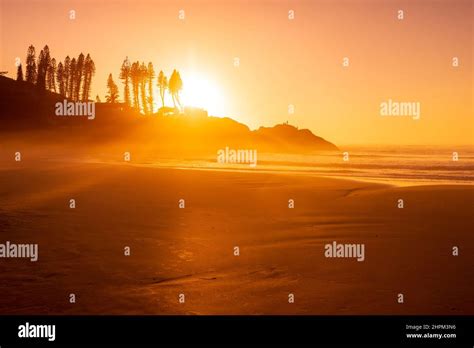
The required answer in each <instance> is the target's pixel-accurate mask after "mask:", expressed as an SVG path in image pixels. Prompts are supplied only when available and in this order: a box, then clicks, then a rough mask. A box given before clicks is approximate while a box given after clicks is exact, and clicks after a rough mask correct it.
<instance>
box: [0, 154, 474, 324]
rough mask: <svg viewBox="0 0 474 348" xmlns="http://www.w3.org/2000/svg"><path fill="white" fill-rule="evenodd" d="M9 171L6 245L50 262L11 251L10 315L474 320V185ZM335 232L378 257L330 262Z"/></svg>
mask: <svg viewBox="0 0 474 348" xmlns="http://www.w3.org/2000/svg"><path fill="white" fill-rule="evenodd" d="M2 168H3V169H0V235H1V239H0V243H4V242H5V241H10V242H12V243H38V244H39V260H38V261H37V262H30V261H29V260H27V259H6V258H2V259H0V274H1V276H0V278H1V282H0V293H1V294H2V295H1V296H0V313H2V314H20V313H21V314H471V315H472V314H474V298H473V296H472V294H473V293H474V283H473V279H474V257H473V256H472V255H474V236H473V234H472V232H473V231H474V214H473V211H474V186H461V185H456V186H448V185H445V186H413V187H396V186H390V185H383V184H376V183H367V182H355V181H349V180H339V179H329V178H320V177H310V176H302V175H294V174H269V173H252V172H219V171H202V170H180V169H165V168H151V167H143V166H133V165H113V164H81V163H76V164H71V163H70V164H63V163H45V162H43V163H40V164H39V163H30V164H29V163H28V161H23V162H21V163H18V165H9V166H4V167H2ZM399 198H402V199H404V206H405V207H404V209H398V208H397V200H398V199H399ZM70 199H75V200H76V208H75V209H70V208H69V200H70ZM180 199H184V200H185V208H184V209H180V208H179V204H178V201H179V200H180ZM289 199H293V200H294V202H295V207H294V208H293V209H290V208H288V200H289ZM333 241H337V242H338V243H362V244H364V245H365V260H364V261H363V262H357V260H356V259H353V258H352V259H351V258H326V257H325V256H324V250H325V249H324V246H325V244H326V243H332V242H333ZM126 246H129V247H130V248H131V255H130V256H125V255H124V247H126ZM236 246H238V247H239V249H240V256H234V247H236ZM453 246H458V247H459V253H460V254H459V256H452V247H453ZM70 293H74V294H75V295H76V303H75V304H71V303H69V294H70ZM290 293H292V294H294V298H295V301H294V303H288V294H290ZM399 293H403V294H404V303H403V304H399V303H397V294H399ZM179 294H184V295H185V303H179V301H178V299H179Z"/></svg>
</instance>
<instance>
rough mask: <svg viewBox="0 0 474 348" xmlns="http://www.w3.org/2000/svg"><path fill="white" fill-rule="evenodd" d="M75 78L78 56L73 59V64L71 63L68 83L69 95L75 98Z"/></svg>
mask: <svg viewBox="0 0 474 348" xmlns="http://www.w3.org/2000/svg"><path fill="white" fill-rule="evenodd" d="M75 78H76V58H72V59H71V64H70V65H69V79H68V80H69V83H68V92H67V94H68V97H69V98H71V99H73V100H74V87H75V85H76V84H75V81H76V80H75Z"/></svg>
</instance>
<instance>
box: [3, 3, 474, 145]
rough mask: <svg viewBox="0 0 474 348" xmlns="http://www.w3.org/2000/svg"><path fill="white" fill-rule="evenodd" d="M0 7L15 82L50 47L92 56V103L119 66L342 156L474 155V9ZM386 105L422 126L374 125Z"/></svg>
mask: <svg viewBox="0 0 474 348" xmlns="http://www.w3.org/2000/svg"><path fill="white" fill-rule="evenodd" d="M0 3H1V14H0V23H1V24H0V31H1V32H0V35H1V36H0V49H1V55H0V70H2V71H4V70H8V71H9V74H8V75H9V76H12V77H13V76H15V74H16V67H15V58H16V57H20V58H21V60H22V61H23V62H24V60H25V57H26V51H27V47H28V46H29V45H30V44H33V45H34V46H35V47H36V50H37V54H38V53H39V51H40V50H41V48H42V47H43V46H44V45H45V44H48V45H49V47H50V50H51V54H52V56H53V57H55V58H56V60H57V61H59V60H63V59H64V57H65V56H66V55H70V56H77V55H78V54H79V53H80V52H84V53H90V54H91V56H92V58H93V59H94V61H95V64H96V68H97V72H96V75H95V77H94V79H93V86H92V93H91V96H95V95H96V94H99V95H100V97H101V98H102V99H104V95H105V93H106V80H107V76H108V74H109V73H112V74H113V76H114V78H115V80H116V82H117V84H118V85H119V88H120V92H121V93H120V96H122V95H123V89H122V86H123V85H122V84H119V80H118V74H119V69H120V66H121V64H122V61H123V59H124V58H125V56H129V58H130V59H131V60H132V61H134V60H139V61H145V62H146V63H147V62H148V61H152V62H153V64H154V66H155V70H160V69H162V70H164V71H165V73H167V74H168V75H169V74H170V73H171V71H172V69H173V68H176V69H179V70H180V71H181V76H182V79H183V83H184V86H185V88H186V87H188V88H187V90H186V91H185V93H186V95H188V100H194V101H196V100H197V99H199V100H201V101H202V104H205V106H206V107H207V108H208V109H209V110H210V111H211V113H213V114H216V113H217V115H218V116H230V117H232V118H235V119H236V120H238V121H240V122H243V123H245V124H247V125H249V126H250V127H251V128H257V127H259V126H261V125H266V126H271V125H274V124H276V123H281V122H286V121H287V120H288V121H289V123H290V124H293V125H296V126H298V127H300V128H310V129H311V130H312V131H313V132H314V133H316V134H317V135H320V136H322V137H324V138H326V139H328V140H330V141H332V142H334V143H336V144H338V145H341V144H474V114H473V88H472V81H473V70H472V60H473V38H472V22H473V21H474V19H473V8H472V1H471V0H465V1H464V0H456V1H454V0H445V1H429V0H426V1H423V0H416V1H414V0H407V1H380V0H371V1H359V0H346V1H338V0H331V1H330V0H326V1H317V0H313V1H309V0H308V1H296V0H292V1H290V0H288V1H283V0H282V1H276V0H274V1H268V0H267V1H256V0H253V1H252V0H247V1H241V0H225V1H198V0H186V1H177V0H166V1H163V0H161V1H157V0H133V1H132V0H129V1H128V0H127V1H125V0H118V1H114V0H109V1H104V0H101V1H98V0H94V1H91V0H80V1H69V0H54V1H52V0H42V1H39V0H37V1H32V0H0ZM70 10H75V11H76V19H75V20H71V19H70V18H69V14H70V12H69V11H70ZM180 10H184V14H185V19H184V20H180V19H179V15H180ZM290 10H294V19H293V20H290V19H289V18H288V15H289V11H290ZM398 10H403V11H404V19H403V20H399V19H398V18H397V15H398V12H397V11H398ZM236 57H238V58H239V60H240V66H239V67H235V66H234V62H235V58H236ZM344 57H348V58H349V66H348V67H343V65H342V63H343V58H344ZM453 57H458V58H459V67H456V68H455V67H453V66H452V58H453ZM187 79H188V82H189V81H191V82H189V83H188V84H187ZM199 83H203V84H205V85H206V86H204V87H203V88H202V89H200V88H199V87H196V84H199ZM190 94H192V95H194V96H195V97H194V98H190V97H189V95H190ZM388 99H392V100H393V101H404V102H419V103H420V107H421V115H420V119H419V120H414V119H413V118H411V117H382V116H380V113H379V109H380V103H381V102H383V101H386V100H388ZM290 104H291V105H294V114H289V113H288V109H289V107H288V106H289V105H290Z"/></svg>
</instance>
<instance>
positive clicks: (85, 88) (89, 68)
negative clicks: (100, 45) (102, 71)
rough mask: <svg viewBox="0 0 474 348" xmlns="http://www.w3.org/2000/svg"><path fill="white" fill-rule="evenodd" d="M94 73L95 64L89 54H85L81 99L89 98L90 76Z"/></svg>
mask: <svg viewBox="0 0 474 348" xmlns="http://www.w3.org/2000/svg"><path fill="white" fill-rule="evenodd" d="M94 74H95V64H94V61H93V60H92V58H91V56H90V55H89V54H87V57H86V60H85V62H84V83H83V85H82V100H83V101H87V100H89V94H90V89H91V84H92V76H93V75H94Z"/></svg>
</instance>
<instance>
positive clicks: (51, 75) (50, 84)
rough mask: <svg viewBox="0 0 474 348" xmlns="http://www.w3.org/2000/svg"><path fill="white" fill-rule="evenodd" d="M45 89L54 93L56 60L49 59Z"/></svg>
mask: <svg viewBox="0 0 474 348" xmlns="http://www.w3.org/2000/svg"><path fill="white" fill-rule="evenodd" d="M46 89H48V90H49V91H51V92H56V59H54V58H53V59H51V64H49V66H48V69H47V71H46Z"/></svg>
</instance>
